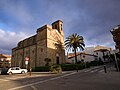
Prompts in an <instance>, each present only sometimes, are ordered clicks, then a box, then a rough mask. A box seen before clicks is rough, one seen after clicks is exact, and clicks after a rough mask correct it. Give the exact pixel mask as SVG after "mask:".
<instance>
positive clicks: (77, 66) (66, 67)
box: [61, 62, 90, 71]
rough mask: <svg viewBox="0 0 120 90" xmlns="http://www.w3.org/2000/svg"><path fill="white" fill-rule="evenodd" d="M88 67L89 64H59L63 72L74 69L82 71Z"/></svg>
mask: <svg viewBox="0 0 120 90" xmlns="http://www.w3.org/2000/svg"><path fill="white" fill-rule="evenodd" d="M88 67H90V65H89V63H84V62H83V63H80V64H61V68H62V70H63V71H70V70H76V69H79V70H81V69H84V68H88Z"/></svg>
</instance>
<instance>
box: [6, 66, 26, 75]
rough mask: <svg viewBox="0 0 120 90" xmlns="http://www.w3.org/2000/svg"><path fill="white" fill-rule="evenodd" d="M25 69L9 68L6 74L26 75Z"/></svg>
mask: <svg viewBox="0 0 120 90" xmlns="http://www.w3.org/2000/svg"><path fill="white" fill-rule="evenodd" d="M27 72H28V71H27V69H21V68H20V67H12V68H9V69H8V71H7V74H17V73H22V74H23V73H27Z"/></svg>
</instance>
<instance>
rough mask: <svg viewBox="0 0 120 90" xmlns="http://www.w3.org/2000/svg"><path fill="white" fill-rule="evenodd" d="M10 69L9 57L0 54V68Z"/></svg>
mask: <svg viewBox="0 0 120 90" xmlns="http://www.w3.org/2000/svg"><path fill="white" fill-rule="evenodd" d="M6 67H11V55H6V54H0V68H6Z"/></svg>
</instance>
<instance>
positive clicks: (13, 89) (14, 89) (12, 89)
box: [8, 72, 76, 90]
mask: <svg viewBox="0 0 120 90" xmlns="http://www.w3.org/2000/svg"><path fill="white" fill-rule="evenodd" d="M73 74H76V72H72V73H70V74H66V75H62V76H59V77H55V78H50V79H47V80H43V81H39V82H35V83H31V84H27V85H23V86H18V87H14V88H11V89H8V90H16V89H20V88H25V87H29V86H33V85H35V84H40V83H44V82H47V81H51V80H55V79H59V78H62V77H66V76H70V75H73Z"/></svg>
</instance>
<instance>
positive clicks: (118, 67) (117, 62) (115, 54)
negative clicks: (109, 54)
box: [113, 52, 119, 72]
mask: <svg viewBox="0 0 120 90" xmlns="http://www.w3.org/2000/svg"><path fill="white" fill-rule="evenodd" d="M113 54H114V57H115V63H116V68H117V71H118V72H119V66H118V61H117V58H116V54H115V52H113Z"/></svg>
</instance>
